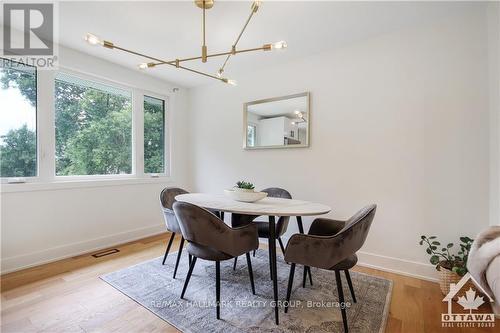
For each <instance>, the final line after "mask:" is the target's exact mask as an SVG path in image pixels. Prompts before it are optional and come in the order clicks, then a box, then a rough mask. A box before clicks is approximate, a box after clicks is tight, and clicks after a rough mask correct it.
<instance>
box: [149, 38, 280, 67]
mask: <svg viewBox="0 0 500 333" xmlns="http://www.w3.org/2000/svg"><path fill="white" fill-rule="evenodd" d="M271 49H272V44H264V45H263V46H261V47H254V48H251V49H243V50H236V49H235V50H231V51H227V52H221V53H213V54H207V55H206V57H207V58H213V57H220V56H225V55H233V54H238V53H245V52H252V51H270V50H271ZM150 59H151V58H150ZM199 59H202V57H201V56H199V57H191V58H184V59H175V60H169V61H158V62H149V63H147V67H149V68H150V67H155V66H158V65H171V64H175V63H176V62H179V63H180V62H184V61H191V60H199Z"/></svg>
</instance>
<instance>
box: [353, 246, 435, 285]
mask: <svg viewBox="0 0 500 333" xmlns="http://www.w3.org/2000/svg"><path fill="white" fill-rule="evenodd" d="M357 255H358V258H359V261H358V265H360V266H364V267H369V268H374V269H378V270H381V271H386V272H390V273H396V274H400V275H405V276H410V277H415V278H418V279H422V280H427V281H432V282H437V281H438V276H437V271H436V268H435V267H434V266H433V265H430V264H423V263H420V262H415V261H410V260H405V259H399V258H394V257H387V256H383V255H379V254H374V253H368V252H363V251H359V252H358V253H357Z"/></svg>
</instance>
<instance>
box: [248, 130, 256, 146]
mask: <svg viewBox="0 0 500 333" xmlns="http://www.w3.org/2000/svg"><path fill="white" fill-rule="evenodd" d="M255 132H256V126H255V125H247V147H255Z"/></svg>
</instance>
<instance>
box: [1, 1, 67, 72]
mask: <svg viewBox="0 0 500 333" xmlns="http://www.w3.org/2000/svg"><path fill="white" fill-rule="evenodd" d="M1 9H2V12H3V13H2V19H3V32H2V37H3V42H2V53H1V56H2V57H3V58H7V59H9V60H13V61H16V62H19V63H22V64H25V65H30V66H36V67H37V68H38V69H54V68H55V67H56V66H57V59H58V57H57V43H56V41H57V39H56V37H57V29H56V28H57V26H56V24H55V23H56V21H55V13H56V9H57V2H53V3H51V2H46V3H45V2H44V3H42V2H34V3H24V2H18V1H16V2H9V1H5V2H3V4H2V7H1Z"/></svg>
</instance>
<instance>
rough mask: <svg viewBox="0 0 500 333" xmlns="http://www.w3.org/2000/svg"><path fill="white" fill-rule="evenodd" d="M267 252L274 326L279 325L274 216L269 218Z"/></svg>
mask: <svg viewBox="0 0 500 333" xmlns="http://www.w3.org/2000/svg"><path fill="white" fill-rule="evenodd" d="M269 250H270V255H271V258H269V259H270V260H271V275H272V276H273V292H274V317H275V321H276V325H279V323H280V322H279V315H278V274H277V269H276V221H275V218H274V216H269Z"/></svg>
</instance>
